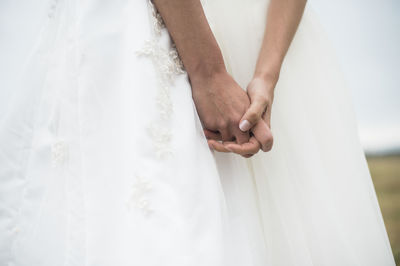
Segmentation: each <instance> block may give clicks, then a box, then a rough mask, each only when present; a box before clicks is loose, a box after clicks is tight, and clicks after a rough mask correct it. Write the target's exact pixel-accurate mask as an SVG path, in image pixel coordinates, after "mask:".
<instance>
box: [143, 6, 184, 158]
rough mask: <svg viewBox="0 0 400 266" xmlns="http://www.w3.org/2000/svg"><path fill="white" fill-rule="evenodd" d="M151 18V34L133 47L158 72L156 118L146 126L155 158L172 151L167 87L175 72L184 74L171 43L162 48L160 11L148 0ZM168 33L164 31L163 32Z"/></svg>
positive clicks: (162, 27)
mask: <svg viewBox="0 0 400 266" xmlns="http://www.w3.org/2000/svg"><path fill="white" fill-rule="evenodd" d="M149 6H150V9H151V15H152V20H153V31H154V33H155V34H154V37H153V39H151V40H147V41H146V42H145V44H144V46H143V47H142V48H141V49H140V50H139V51H136V54H137V55H138V56H146V57H148V58H150V59H151V60H152V62H153V64H154V67H155V69H156V71H157V74H158V80H159V89H158V92H157V96H156V103H157V109H158V112H159V115H160V117H159V121H153V122H152V123H151V124H150V126H149V127H148V130H149V134H150V137H151V138H152V140H153V143H154V148H155V152H156V155H157V157H158V158H162V157H166V156H167V155H171V154H172V148H171V147H170V142H171V139H172V134H171V132H170V129H169V128H168V126H167V125H168V121H169V119H170V117H171V114H172V113H173V102H172V99H171V96H170V88H171V86H172V85H173V82H174V80H175V78H176V76H177V75H180V74H184V73H185V71H184V68H183V63H182V61H181V59H180V58H179V54H178V51H177V50H176V47H175V45H174V44H172V45H170V47H168V48H164V47H163V46H162V44H161V43H160V38H161V34H162V29H164V28H165V25H164V22H163V20H162V17H161V15H160V14H159V13H158V11H157V9H156V8H155V6H154V4H153V3H152V2H151V1H150V0H149ZM165 33H166V34H168V33H167V32H165Z"/></svg>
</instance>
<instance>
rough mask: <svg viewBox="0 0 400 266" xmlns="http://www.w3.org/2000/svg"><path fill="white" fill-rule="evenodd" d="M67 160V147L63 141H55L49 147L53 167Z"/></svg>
mask: <svg viewBox="0 0 400 266" xmlns="http://www.w3.org/2000/svg"><path fill="white" fill-rule="evenodd" d="M67 158H68V145H67V143H66V141H64V140H63V139H59V140H57V141H55V142H54V143H53V144H52V146H51V162H52V166H53V167H57V166H60V165H62V164H64V162H65V161H66V160H67Z"/></svg>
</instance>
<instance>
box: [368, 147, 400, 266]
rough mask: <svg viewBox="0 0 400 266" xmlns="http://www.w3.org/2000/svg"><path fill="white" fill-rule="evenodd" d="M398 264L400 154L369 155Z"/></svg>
mask: <svg viewBox="0 0 400 266" xmlns="http://www.w3.org/2000/svg"><path fill="white" fill-rule="evenodd" d="M367 161H368V165H369V169H370V172H371V176H372V180H373V182H374V185H375V190H376V194H377V196H378V201H379V205H380V207H381V211H382V215H383V219H384V221H385V225H386V230H387V232H388V235H389V239H390V244H391V246H392V250H393V255H394V257H395V260H396V265H400V155H389V156H367Z"/></svg>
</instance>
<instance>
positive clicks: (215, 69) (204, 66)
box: [188, 60, 227, 82]
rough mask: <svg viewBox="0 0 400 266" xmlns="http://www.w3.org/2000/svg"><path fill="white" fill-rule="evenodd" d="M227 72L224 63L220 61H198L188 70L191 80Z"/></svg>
mask: <svg viewBox="0 0 400 266" xmlns="http://www.w3.org/2000/svg"><path fill="white" fill-rule="evenodd" d="M225 73H227V71H226V67H225V64H224V62H223V60H222V61H217V62H200V63H198V64H196V65H194V67H192V68H191V69H190V71H189V70H188V75H189V78H190V80H191V82H197V81H205V80H211V79H213V78H214V77H215V76H217V75H220V74H225Z"/></svg>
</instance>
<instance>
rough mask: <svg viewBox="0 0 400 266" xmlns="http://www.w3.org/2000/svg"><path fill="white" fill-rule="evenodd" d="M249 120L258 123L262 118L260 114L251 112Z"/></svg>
mask: <svg viewBox="0 0 400 266" xmlns="http://www.w3.org/2000/svg"><path fill="white" fill-rule="evenodd" d="M248 118H249V120H250V121H252V122H256V121H258V119H259V118H260V114H258V113H257V112H255V111H250V112H249V113H248Z"/></svg>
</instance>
